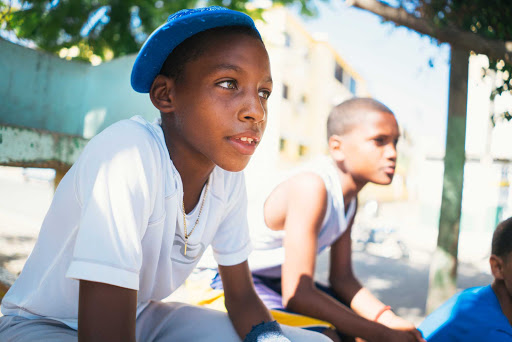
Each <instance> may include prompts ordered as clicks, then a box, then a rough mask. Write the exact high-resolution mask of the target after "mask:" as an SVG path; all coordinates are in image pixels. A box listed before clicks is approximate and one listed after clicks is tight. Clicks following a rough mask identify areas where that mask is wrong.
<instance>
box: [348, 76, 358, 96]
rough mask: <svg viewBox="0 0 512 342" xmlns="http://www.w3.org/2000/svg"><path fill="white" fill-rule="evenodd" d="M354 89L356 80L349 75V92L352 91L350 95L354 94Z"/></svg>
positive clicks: (355, 88)
mask: <svg viewBox="0 0 512 342" xmlns="http://www.w3.org/2000/svg"><path fill="white" fill-rule="evenodd" d="M356 90H357V84H356V80H354V78H352V77H350V92H351V93H352V95H355V94H356Z"/></svg>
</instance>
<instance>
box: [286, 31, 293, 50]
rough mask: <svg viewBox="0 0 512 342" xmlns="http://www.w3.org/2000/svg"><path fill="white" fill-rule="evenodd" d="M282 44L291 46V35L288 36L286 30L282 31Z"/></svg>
mask: <svg viewBox="0 0 512 342" xmlns="http://www.w3.org/2000/svg"><path fill="white" fill-rule="evenodd" d="M284 46H286V47H290V46H292V37H290V35H289V34H288V32H285V33H284Z"/></svg>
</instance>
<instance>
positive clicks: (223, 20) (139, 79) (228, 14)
mask: <svg viewBox="0 0 512 342" xmlns="http://www.w3.org/2000/svg"><path fill="white" fill-rule="evenodd" d="M222 26H247V27H249V28H252V29H254V31H256V32H258V29H256V26H255V25H254V21H253V20H252V19H251V17H249V16H248V15H247V14H244V13H242V12H237V11H233V10H230V9H227V8H224V7H220V6H211V7H204V8H195V9H184V10H181V11H178V12H176V13H174V14H171V15H170V16H169V18H167V22H166V23H165V24H163V25H162V26H160V27H159V28H157V29H156V30H155V31H154V32H153V33H152V34H151V35H150V36H149V38H148V39H147V40H146V42H145V43H144V45H143V46H142V48H141V49H140V51H139V54H138V55H137V59H135V63H134V64H133V69H132V76H131V84H132V88H133V89H134V90H135V91H136V92H139V93H149V90H150V89H151V85H152V84H153V81H154V79H155V77H156V76H157V75H158V73H159V72H160V70H161V69H162V66H163V64H164V62H165V60H166V59H167V57H168V56H169V54H170V53H171V52H172V50H174V48H175V47H176V46H178V45H179V44H181V43H182V42H183V41H184V40H186V39H187V38H190V37H192V36H193V35H195V34H197V33H199V32H202V31H206V30H209V29H211V28H215V27H222ZM258 34H259V32H258Z"/></svg>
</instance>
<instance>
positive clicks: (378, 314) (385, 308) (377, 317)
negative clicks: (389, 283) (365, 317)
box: [373, 305, 391, 322]
mask: <svg viewBox="0 0 512 342" xmlns="http://www.w3.org/2000/svg"><path fill="white" fill-rule="evenodd" d="M388 310H391V306H389V305H386V306H385V307H383V308H382V309H380V311H379V312H378V313H377V316H375V319H374V320H373V321H374V322H377V321H378V320H379V317H380V316H382V314H383V313H384V312H386V311H388Z"/></svg>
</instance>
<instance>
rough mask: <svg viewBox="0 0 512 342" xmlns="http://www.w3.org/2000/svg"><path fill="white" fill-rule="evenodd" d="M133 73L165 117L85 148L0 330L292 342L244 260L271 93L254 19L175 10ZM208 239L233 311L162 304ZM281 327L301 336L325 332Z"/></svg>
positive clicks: (131, 125)
mask: <svg viewBox="0 0 512 342" xmlns="http://www.w3.org/2000/svg"><path fill="white" fill-rule="evenodd" d="M131 81H132V87H133V88H134V89H135V90H136V91H138V92H143V93H149V95H150V98H151V101H152V103H153V105H154V106H155V107H156V108H157V109H158V110H159V111H160V113H161V119H159V120H157V121H156V122H154V123H149V122H147V121H145V120H144V119H142V118H141V117H133V118H131V119H130V120H124V121H121V122H118V123H116V124H114V125H112V126H110V127H109V128H107V129H105V130H104V131H103V132H102V133H100V134H99V135H97V136H96V137H94V138H93V139H92V140H91V141H90V142H89V144H88V145H87V146H86V148H85V149H84V151H83V153H82V155H81V156H80V158H79V159H78V161H77V162H76V163H75V164H74V165H73V167H72V168H71V169H70V171H69V172H68V173H67V174H66V176H65V177H64V178H63V180H62V181H61V183H60V185H59V187H58V189H57V191H56V193H55V197H54V199H53V201H52V205H51V207H50V209H49V211H48V214H47V216H46V218H45V220H44V222H43V225H42V228H41V232H40V235H39V238H38V241H37V243H36V246H35V247H34V250H33V252H32V254H31V256H30V257H29V259H28V260H27V263H26V265H25V268H24V270H23V272H22V273H21V275H20V277H19V278H18V280H17V281H16V282H15V284H14V285H13V286H12V288H11V289H10V291H9V292H8V293H7V294H6V296H5V297H4V299H3V301H2V307H1V310H2V313H3V314H4V315H5V316H4V317H2V318H0V340H1V341H76V340H77V338H78V339H80V341H135V340H138V341H164V340H165V341H204V340H207V341H239V340H240V337H242V338H243V337H245V339H246V341H256V340H258V341H263V340H262V339H261V337H262V336H263V335H265V336H268V337H270V338H269V339H268V340H273V341H288V339H287V338H286V337H284V336H283V332H282V330H281V328H280V326H279V325H277V324H276V323H272V322H270V321H271V320H272V319H271V316H270V314H269V312H268V311H267V309H266V308H265V306H264V305H263V303H262V302H261V301H260V300H259V299H258V296H257V295H256V293H255V291H254V288H253V284H252V282H251V280H250V279H251V278H250V272H249V269H248V266H247V261H246V260H247V257H248V255H249V252H250V250H251V248H250V243H249V235H248V229H247V220H246V208H247V203H246V193H245V184H244V178H243V174H242V173H241V172H240V171H242V170H243V169H244V168H245V166H246V165H247V163H248V162H249V159H250V157H251V155H252V154H253V153H254V151H255V149H256V146H257V145H258V143H259V142H260V139H261V137H262V134H263V131H264V130H265V126H266V120H267V99H268V97H269V95H270V93H271V91H272V78H271V74H270V66H269V60H268V55H267V52H266V49H265V47H264V45H263V43H262V41H261V38H260V36H259V33H258V31H257V29H256V28H255V26H254V22H253V21H252V20H251V19H250V18H249V17H248V16H246V15H245V14H242V13H239V12H236V11H231V10H227V9H225V8H221V7H209V8H202V9H194V10H183V11H180V12H178V13H176V14H174V15H172V16H170V17H169V19H168V21H167V23H165V24H164V25H162V26H161V27H160V28H158V29H157V30H156V31H155V32H154V33H153V34H152V35H151V36H150V37H149V38H148V40H147V41H146V43H145V44H144V46H143V47H142V49H141V51H140V53H139V55H138V56H137V59H136V61H135V64H134V67H133V70H132V78H131ZM210 244H211V245H212V247H213V250H214V254H215V257H216V260H217V262H218V263H219V272H220V274H221V276H222V279H223V282H224V287H225V293H226V307H227V308H228V315H225V314H224V313H221V312H217V311H213V310H208V309H204V308H199V307H194V306H190V305H186V304H182V303H162V302H161V300H162V299H164V298H166V297H167V296H169V295H170V294H171V293H172V292H173V291H174V290H176V289H177V288H178V287H179V286H180V285H181V284H182V283H183V282H184V280H185V279H186V278H187V276H188V275H189V274H190V273H191V271H192V270H193V269H194V267H195V265H196V264H197V262H198V261H199V258H200V257H201V255H202V253H203V251H204V250H205V248H206V247H207V246H208V245H210ZM228 316H229V317H228ZM262 322H266V323H262ZM283 330H284V334H285V335H286V336H288V337H289V338H290V339H291V340H292V341H315V340H322V339H323V338H324V337H322V335H320V334H305V333H303V332H301V331H299V330H295V329H292V328H287V327H283Z"/></svg>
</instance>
